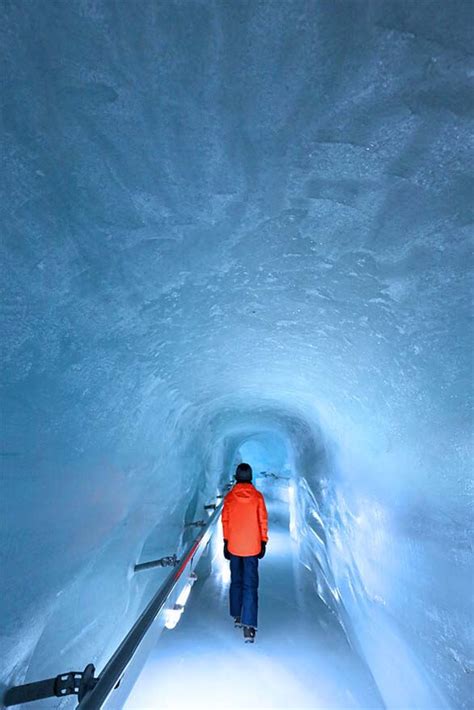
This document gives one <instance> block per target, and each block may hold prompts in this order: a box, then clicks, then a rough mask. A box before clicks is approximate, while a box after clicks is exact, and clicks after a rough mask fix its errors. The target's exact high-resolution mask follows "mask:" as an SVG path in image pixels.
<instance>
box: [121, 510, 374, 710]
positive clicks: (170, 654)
mask: <svg viewBox="0 0 474 710" xmlns="http://www.w3.org/2000/svg"><path fill="white" fill-rule="evenodd" d="M267 504H268V509H269V522H270V531H269V535H270V541H269V545H268V552H267V555H266V557H265V559H264V560H263V561H262V562H261V563H260V610H259V629H258V632H257V640H256V643H255V644H254V645H250V644H244V642H243V637H242V631H241V630H238V629H234V627H233V623H232V620H231V617H230V616H229V613H228V603H227V595H228V585H229V573H228V563H226V561H225V560H224V558H223V556H222V553H221V540H220V537H221V535H220V531H219V532H218V533H217V534H216V535H215V536H214V539H213V541H212V543H211V545H212V547H211V551H210V555H209V558H208V560H207V561H206V560H203V561H202V562H201V563H200V568H198V575H199V580H198V581H197V582H196V584H195V585H194V587H193V590H192V594H191V596H190V598H189V601H188V603H187V605H186V608H185V611H184V614H183V617H182V619H181V621H180V622H179V624H178V626H177V627H176V628H175V629H173V630H166V629H165V631H164V633H163V635H162V636H161V638H160V639H159V641H158V643H157V645H156V647H155V649H154V651H153V652H152V654H151V655H150V657H149V659H148V661H147V664H146V666H145V668H144V670H143V672H142V674H141V675H140V677H139V679H138V681H137V683H136V685H135V688H134V690H133V692H132V694H131V696H130V697H129V699H128V701H127V703H126V705H125V707H126V709H127V710H151V709H155V708H156V709H157V710H158V709H160V710H161V709H162V708H173V710H185V709H186V710H191V708H206V710H214V709H215V710H217V709H219V710H222V709H223V708H227V709H232V710H244V709H245V710H253V709H254V708H255V709H256V708H258V709H259V710H265V709H266V708H272V709H273V708H294V709H296V708H298V709H299V708H312V709H316V708H321V709H323V708H324V709H326V708H331V709H332V708H334V709H335V708H338V709H339V710H349V709H351V708H364V709H366V708H381V707H383V703H382V701H381V699H380V696H379V695H378V692H377V689H376V687H375V685H374V682H373V680H372V678H371V676H370V673H369V672H368V671H367V669H366V667H365V665H364V664H363V663H362V662H361V661H360V659H359V658H358V657H357V656H356V654H355V653H354V652H353V651H352V650H351V648H350V647H349V645H348V643H347V641H346V638H345V636H344V633H343V632H342V630H341V627H340V625H339V624H338V622H337V619H336V617H335V615H334V614H333V613H332V612H330V611H329V610H328V608H327V607H326V606H325V605H324V604H323V603H322V602H321V601H320V600H319V598H318V597H317V596H316V594H315V592H314V588H313V586H312V584H311V580H310V578H309V573H308V572H307V570H306V569H305V568H304V567H302V566H301V565H300V564H299V563H298V561H297V556H296V549H295V545H294V543H293V542H292V541H291V538H290V534H289V526H288V509H287V505H286V504H285V503H283V502H281V501H278V500H274V501H271V500H270V501H269V502H268V499H267ZM206 567H207V568H208V569H207V570H206ZM208 572H210V574H208Z"/></svg>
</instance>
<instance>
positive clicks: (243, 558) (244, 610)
mask: <svg viewBox="0 0 474 710" xmlns="http://www.w3.org/2000/svg"><path fill="white" fill-rule="evenodd" d="M235 480H236V484H235V486H234V487H233V488H232V490H231V491H229V493H228V494H227V495H226V497H225V498H224V506H223V509H222V529H223V534H224V557H225V558H226V560H230V580H231V581H230V590H229V602H230V615H231V616H233V617H234V624H235V626H236V627H239V628H240V627H243V630H244V640H245V641H246V642H249V643H253V641H254V640H255V633H256V630H257V617H258V561H259V560H261V559H262V558H263V557H264V556H265V550H266V546H267V542H268V515H267V508H266V506H265V499H264V497H263V495H262V494H261V493H260V491H257V489H256V488H255V487H254V486H253V484H252V468H251V466H249V464H248V463H240V464H239V465H238V466H237V469H236V471H235Z"/></svg>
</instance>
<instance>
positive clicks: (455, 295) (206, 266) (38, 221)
mask: <svg viewBox="0 0 474 710" xmlns="http://www.w3.org/2000/svg"><path fill="white" fill-rule="evenodd" d="M1 15H2V19H1V22H0V28H1V30H0V31H1V33H2V38H1V46H2V54H3V61H2V97H1V102H2V134H1V135H2V161H3V164H2V177H3V184H4V188H5V193H4V194H5V196H4V199H3V200H2V202H1V206H0V210H1V217H2V224H3V227H2V268H3V274H2V277H1V279H0V283H1V287H2V290H3V296H2V311H1V314H2V325H1V347H2V367H3V369H2V405H1V413H2V426H1V432H0V433H1V439H2V444H1V454H2V455H1V486H2V491H1V498H0V506H1V508H0V532H1V541H2V543H1V548H0V555H1V570H2V573H1V589H0V616H1V619H2V624H1V631H0V634H1V639H0V641H1V643H0V648H1V651H0V654H1V661H0V669H1V671H0V673H1V676H0V681H1V682H2V683H4V684H5V685H11V684H13V683H19V682H23V681H26V682H29V681H32V680H38V679H41V678H44V677H49V676H53V675H56V674H57V673H59V672H63V671H65V670H69V669H82V668H83V667H84V666H85V665H86V664H87V663H90V662H93V663H95V665H96V666H97V668H98V669H99V670H100V668H101V667H103V665H104V663H105V662H106V661H107V659H108V658H109V656H110V654H111V653H112V652H113V651H114V650H115V648H116V646H117V644H118V643H119V641H120V640H121V638H122V637H123V635H124V634H125V632H126V631H127V630H128V629H129V628H130V626H131V624H132V623H133V622H134V620H135V619H136V617H137V615H138V613H139V612H140V610H141V609H142V608H143V607H144V605H145V604H146V602H147V600H148V599H150V597H151V595H152V594H153V592H154V591H155V590H156V588H157V586H159V584H160V582H161V581H162V579H163V575H164V571H163V570H160V569H157V570H154V571H151V572H149V573H147V574H146V575H144V574H141V575H134V574H133V566H134V564H135V563H136V562H137V561H141V560H144V559H150V558H151V557H152V556H157V557H159V556H161V555H167V554H171V553H173V552H177V553H178V554H179V552H180V551H181V550H182V549H183V547H184V545H185V544H186V541H187V539H188V538H187V535H188V534H189V530H188V529H185V528H184V525H185V523H187V522H191V521H193V520H195V519H199V518H200V517H201V516H202V511H203V509H202V506H203V505H204V504H205V503H208V502H209V501H210V500H211V499H212V498H213V496H214V495H215V494H216V491H217V490H219V489H220V488H221V485H222V483H223V482H224V481H227V480H228V476H229V472H230V471H231V469H232V466H233V464H234V463H235V462H236V461H237V460H239V458H242V457H243V455H245V456H246V457H247V456H250V458H251V459H252V460H253V461H254V465H255V467H256V470H257V471H259V470H261V471H267V472H276V471H278V472H280V473H281V474H282V475H284V476H286V477H290V478H291V480H292V485H293V488H292V490H293V493H292V494H291V495H292V500H293V502H292V503H291V506H292V510H293V512H292V516H291V529H292V536H293V539H294V542H293V543H292V544H294V545H296V547H297V550H298V552H297V554H298V556H299V559H300V564H302V565H303V566H304V567H305V568H306V569H307V571H308V572H311V574H312V578H313V584H314V594H315V595H317V596H318V599H320V600H323V601H324V602H325V605H326V606H327V607H328V608H331V609H332V612H333V613H334V615H335V616H337V619H338V624H340V625H342V627H343V628H344V630H345V634H346V636H347V638H348V639H350V643H351V646H352V647H353V648H354V649H355V652H356V653H357V654H358V656H359V658H361V659H363V662H364V663H365V664H367V666H368V668H369V669H370V673H371V676H372V677H373V679H374V682H375V683H376V685H377V688H378V692H379V693H380V695H381V697H382V699H383V702H384V704H385V705H386V707H389V708H400V707H404V708H423V709H426V710H428V709H429V710H433V708H442V707H451V708H459V709H461V710H467V709H468V708H470V705H471V698H472V696H471V691H470V685H469V682H470V679H471V678H472V670H473V667H474V661H473V639H472V633H471V629H472V623H471V622H472V614H473V606H472V453H473V452H472V368H471V362H472V342H473V329H472V320H471V305H470V280H469V279H470V274H471V272H472V251H471V245H470V238H471V228H470V224H471V222H472V204H473V200H472V196H473V193H472V184H473V182H472V171H471V169H470V166H471V160H470V157H471V156H470V136H471V134H472V114H473V111H472V101H471V96H470V93H469V92H470V85H469V81H470V78H471V77H472V72H473V67H472V39H473V38H472V34H473V33H472V5H471V3H470V2H468V0H466V1H464V0H452V1H451V2H449V3H439V2H437V1H435V0H418V1H417V2H411V3H409V2H402V1H399V0H379V2H376V3H374V2H369V1H365V0H357V1H356V0H354V2H339V1H336V2H332V3H326V2H323V1H321V0H311V2H309V1H306V0H294V1H292V2H287V3H275V2H269V1H265V0H264V1H263V2H258V3H253V2H239V3H228V2H224V1H222V0H217V2H215V3H211V2H201V1H198V0H189V1H188V2H180V1H179V0H169V1H167V2H161V1H157V2H141V1H139V2H136V3H135V2H134V3H132V2H130V3H125V2H123V3H115V2H112V0H97V1H94V2H92V1H89V0H75V1H74V2H69V1H67V0H57V1H55V2H48V3H33V4H32V3H27V2H22V1H21V0H17V1H15V2H7V3H3V5H2V7H1ZM272 442H273V443H272ZM239 452H240V453H239ZM268 480H272V479H268ZM186 530H188V532H186ZM295 554H296V553H295ZM210 579H211V577H210ZM58 702H59V701H58ZM61 702H63V701H61ZM71 702H72V701H69V700H67V701H64V702H63V704H65V706H66V707H68V706H69V705H70V704H71ZM41 705H42V704H41V703H40V704H39V705H38V707H41ZM43 706H44V705H43ZM46 706H47V707H49V708H51V707H52V705H51V702H50V701H48V702H47V705H46Z"/></svg>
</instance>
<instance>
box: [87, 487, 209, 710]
mask: <svg viewBox="0 0 474 710" xmlns="http://www.w3.org/2000/svg"><path fill="white" fill-rule="evenodd" d="M222 506H223V501H221V502H220V503H219V504H218V506H217V508H216V510H215V511H214V513H213V514H212V515H211V517H210V518H209V520H208V521H207V522H206V525H205V527H203V528H202V529H201V530H200V532H199V534H198V535H197V537H196V538H195V539H194V540H193V542H192V543H191V544H190V545H189V547H188V548H187V550H186V552H185V554H184V557H183V559H182V560H181V563H180V565H179V567H178V569H177V570H173V571H172V572H171V573H170V574H169V576H168V577H167V578H166V580H165V581H164V583H163V584H162V586H161V587H160V589H159V590H158V592H157V593H156V594H155V596H154V597H153V599H152V600H151V602H150V603H149V604H148V606H147V607H146V609H145V610H144V611H143V612H142V614H141V615H140V616H139V618H138V619H137V621H136V622H135V624H134V625H133V626H132V628H131V629H130V631H129V632H128V634H127V635H126V636H125V638H124V639H123V641H122V643H121V644H120V646H119V647H118V649H117V650H116V651H115V653H114V654H113V656H112V657H111V659H110V660H109V662H108V663H107V664H106V665H105V666H104V669H103V671H102V673H101V674H100V675H99V677H98V678H97V679H95V684H94V687H92V688H91V689H90V690H89V691H88V692H86V694H85V695H84V697H83V698H82V700H81V701H80V703H79V705H78V706H77V710H98V708H101V707H102V705H103V704H104V703H105V702H106V701H107V699H108V698H109V696H110V694H111V693H112V692H113V690H114V689H115V688H118V686H119V684H120V682H121V680H122V678H123V676H124V674H125V672H126V670H127V667H128V665H129V664H130V662H131V660H132V659H133V656H134V655H135V653H136V651H137V649H138V647H139V645H140V643H141V642H142V640H143V638H144V637H145V634H146V633H147V631H148V630H149V628H150V627H151V625H152V624H153V622H154V621H155V619H156V617H157V616H158V614H160V612H161V611H163V609H164V608H165V605H166V601H167V599H168V597H169V596H170V595H171V594H172V592H173V591H174V589H175V588H176V586H177V584H178V582H179V580H180V578H181V576H182V574H183V572H184V570H185V569H186V568H187V567H188V566H189V565H191V567H192V563H193V559H194V556H195V554H196V552H197V551H198V549H199V548H200V547H203V546H204V545H205V544H207V542H208V540H209V538H210V535H211V529H212V527H213V526H214V525H215V523H216V522H217V520H218V518H219V515H220V512H221V508H222Z"/></svg>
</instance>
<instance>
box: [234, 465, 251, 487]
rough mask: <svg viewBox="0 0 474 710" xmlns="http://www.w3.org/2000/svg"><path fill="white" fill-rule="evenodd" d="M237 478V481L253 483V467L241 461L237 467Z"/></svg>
mask: <svg viewBox="0 0 474 710" xmlns="http://www.w3.org/2000/svg"><path fill="white" fill-rule="evenodd" d="M235 480H236V481H237V483H251V481H252V467H251V466H249V464H248V463H239V465H238V466H237V468H236V469H235Z"/></svg>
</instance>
